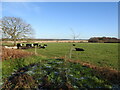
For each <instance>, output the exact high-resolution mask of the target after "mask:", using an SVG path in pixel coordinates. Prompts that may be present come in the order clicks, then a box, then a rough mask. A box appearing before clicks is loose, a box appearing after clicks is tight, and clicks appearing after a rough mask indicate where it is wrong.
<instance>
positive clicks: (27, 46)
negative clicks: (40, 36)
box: [17, 43, 47, 49]
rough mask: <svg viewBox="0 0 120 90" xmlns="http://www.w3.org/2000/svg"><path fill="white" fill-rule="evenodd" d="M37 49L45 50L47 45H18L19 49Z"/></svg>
mask: <svg viewBox="0 0 120 90" xmlns="http://www.w3.org/2000/svg"><path fill="white" fill-rule="evenodd" d="M35 47H38V48H43V49H45V48H46V47H47V44H43V45H41V44H38V43H34V44H20V43H18V44H17V49H28V48H35Z"/></svg>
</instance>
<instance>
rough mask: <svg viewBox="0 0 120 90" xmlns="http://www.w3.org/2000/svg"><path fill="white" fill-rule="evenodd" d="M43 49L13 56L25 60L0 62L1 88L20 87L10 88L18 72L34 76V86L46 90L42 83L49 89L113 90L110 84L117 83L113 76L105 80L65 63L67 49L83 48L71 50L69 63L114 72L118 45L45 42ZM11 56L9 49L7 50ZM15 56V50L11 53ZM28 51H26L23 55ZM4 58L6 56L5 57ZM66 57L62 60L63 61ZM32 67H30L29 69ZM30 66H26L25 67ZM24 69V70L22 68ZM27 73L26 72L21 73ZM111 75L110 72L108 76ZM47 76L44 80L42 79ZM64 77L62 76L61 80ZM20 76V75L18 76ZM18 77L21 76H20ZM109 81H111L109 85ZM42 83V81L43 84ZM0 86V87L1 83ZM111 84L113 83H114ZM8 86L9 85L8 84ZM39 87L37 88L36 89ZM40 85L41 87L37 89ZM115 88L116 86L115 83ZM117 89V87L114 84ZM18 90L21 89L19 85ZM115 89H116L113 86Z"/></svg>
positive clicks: (67, 56) (87, 70) (116, 65)
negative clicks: (18, 56)
mask: <svg viewBox="0 0 120 90" xmlns="http://www.w3.org/2000/svg"><path fill="white" fill-rule="evenodd" d="M47 45H48V46H47V47H46V48H45V49H39V48H37V49H36V51H37V55H35V54H34V52H35V48H32V49H25V50H26V51H29V52H32V54H30V56H26V55H25V54H24V53H23V52H25V51H24V50H23V51H22V50H20V51H21V52H19V53H17V55H21V53H22V54H24V56H26V57H22V56H21V58H16V59H13V58H10V59H9V60H3V62H2V78H3V82H6V83H8V84H5V86H4V85H3V86H4V87H3V88H5V87H9V88H11V87H12V86H17V85H18V86H20V85H21V84H20V83H23V82H22V81H21V79H19V80H18V81H20V83H19V82H18V83H19V84H18V83H17V84H16V85H14V84H15V83H14V78H15V77H17V76H15V75H16V74H15V73H16V72H17V73H20V75H21V71H22V72H24V73H26V74H27V75H30V76H31V77H34V79H35V82H36V84H35V85H37V87H40V88H48V86H45V85H44V83H45V84H47V85H49V87H50V88H56V87H60V88H64V87H69V88H71V87H72V88H81V87H83V88H114V87H115V86H114V84H116V83H117V81H116V79H115V80H114V77H116V76H115V75H113V76H112V75H111V76H112V77H113V78H112V79H109V76H107V74H106V76H105V77H106V78H107V79H106V78H104V77H102V76H101V74H99V73H96V71H94V70H93V69H92V68H89V67H86V66H84V65H81V64H79V63H72V62H68V61H66V59H67V60H69V59H70V58H69V55H70V49H71V48H72V49H74V48H75V47H79V48H83V49H84V50H85V51H83V52H79V51H72V57H71V59H70V60H72V61H80V62H87V63H90V64H91V65H95V66H101V67H110V68H114V69H116V70H117V69H118V44H116V43H76V46H74V47H73V46H72V43H47ZM7 52H8V53H11V51H10V50H7ZM13 52H14V53H16V50H15V51H14V50H13V51H12V53H13ZM27 53H28V52H26V54H27ZM7 55H8V54H7ZM65 57H66V58H65ZM32 64H34V65H33V66H31V65H32ZM28 66H30V67H28ZM22 68H24V69H22ZM20 69H21V71H19V70H20ZM24 70H27V71H24ZM111 74H112V73H111ZM46 75H47V79H46V80H44V77H45V76H46ZM11 76H14V78H12V79H11V80H12V81H11V82H8V81H9V80H6V79H7V78H8V77H11ZM63 76H64V77H63ZM20 77H21V76H20ZM21 78H22V77H21ZM109 80H110V81H111V80H112V81H113V82H110V81H109ZM44 81H45V82H44ZM3 82H2V83H0V85H2V84H3ZM114 82H115V83H114ZM9 84H10V85H11V86H10V85H9ZM39 85H40V86H39ZM41 85H42V86H41ZM116 85H117V84H116ZM117 86H118V85H117ZM20 87H22V86H20ZM115 88H116V87H115Z"/></svg>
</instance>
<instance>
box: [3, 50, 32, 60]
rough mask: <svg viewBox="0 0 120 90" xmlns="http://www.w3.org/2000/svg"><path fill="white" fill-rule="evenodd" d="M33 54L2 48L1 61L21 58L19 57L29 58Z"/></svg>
mask: <svg viewBox="0 0 120 90" xmlns="http://www.w3.org/2000/svg"><path fill="white" fill-rule="evenodd" d="M32 54H33V53H31V52H27V51H24V50H15V49H6V48H2V55H1V56H2V61H4V60H9V59H15V58H21V57H26V56H30V55H32Z"/></svg>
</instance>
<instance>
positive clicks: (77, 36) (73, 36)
mask: <svg viewBox="0 0 120 90" xmlns="http://www.w3.org/2000/svg"><path fill="white" fill-rule="evenodd" d="M71 31H72V38H73V42H74V40H75V39H76V38H79V36H80V34H79V33H78V34H76V33H75V32H74V30H73V29H72V28H71Z"/></svg>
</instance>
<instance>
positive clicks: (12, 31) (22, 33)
mask: <svg viewBox="0 0 120 90" xmlns="http://www.w3.org/2000/svg"><path fill="white" fill-rule="evenodd" d="M1 21H2V23H1V26H2V33H3V36H4V37H7V38H11V39H13V40H14V45H16V40H17V39H21V38H29V36H30V35H32V31H33V29H32V27H31V25H30V24H27V23H25V21H23V20H22V19H21V18H17V17H3V18H2V19H1Z"/></svg>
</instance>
